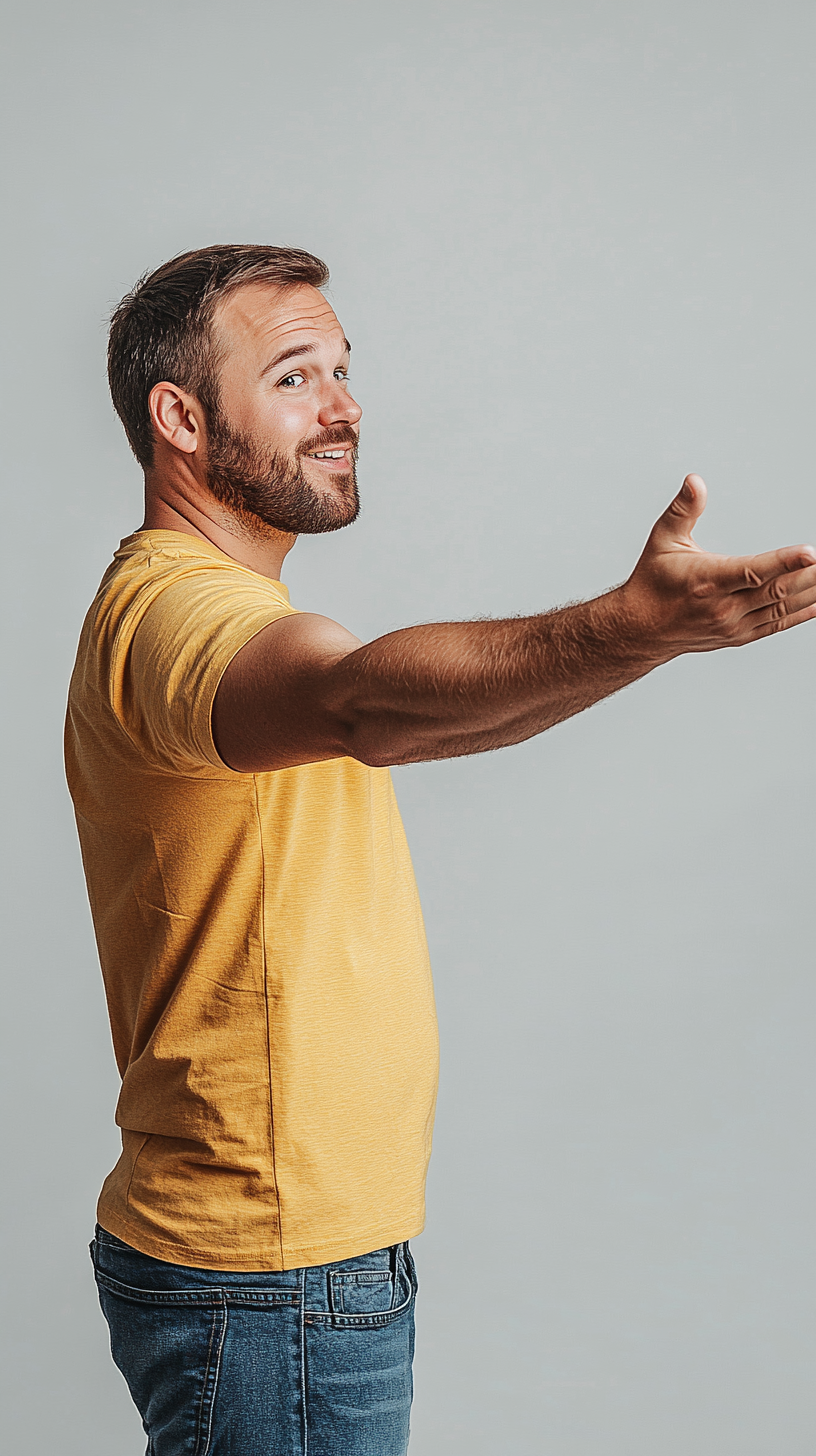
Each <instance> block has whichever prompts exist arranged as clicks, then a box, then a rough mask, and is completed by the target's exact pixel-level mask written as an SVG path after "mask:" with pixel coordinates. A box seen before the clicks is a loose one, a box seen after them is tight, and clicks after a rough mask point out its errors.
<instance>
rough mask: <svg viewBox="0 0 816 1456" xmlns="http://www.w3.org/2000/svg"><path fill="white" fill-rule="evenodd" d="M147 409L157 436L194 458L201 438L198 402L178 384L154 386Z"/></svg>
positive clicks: (165, 383) (163, 383)
mask: <svg viewBox="0 0 816 1456" xmlns="http://www.w3.org/2000/svg"><path fill="white" fill-rule="evenodd" d="M148 407H149V409H150V418H151V420H152V421H153V428H154V430H155V431H156V433H157V434H158V435H159V436H160V437H161V438H162V439H163V440H167V442H168V444H170V445H173V446H174V448H175V449H176V450H182V451H183V452H184V454H185V455H194V454H195V452H196V450H197V449H198V447H199V444H200V442H201V440H202V438H203V432H202V425H203V419H202V414H201V406H200V404H199V403H198V400H197V399H195V397H194V396H193V395H192V394H188V393H187V392H186V390H184V389H179V387H178V385H177V384H168V383H167V381H166V380H164V381H162V383H161V384H154V386H153V388H152V389H151V391H150V394H149V396H148Z"/></svg>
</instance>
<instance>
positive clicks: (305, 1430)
mask: <svg viewBox="0 0 816 1456" xmlns="http://www.w3.org/2000/svg"><path fill="white" fill-rule="evenodd" d="M300 1284H301V1293H302V1296H303V1297H302V1299H301V1301H300V1321H299V1329H300V1403H301V1408H302V1411H303V1416H302V1424H303V1456H309V1407H308V1404H307V1400H306V1270H305V1269H301V1271H300Z"/></svg>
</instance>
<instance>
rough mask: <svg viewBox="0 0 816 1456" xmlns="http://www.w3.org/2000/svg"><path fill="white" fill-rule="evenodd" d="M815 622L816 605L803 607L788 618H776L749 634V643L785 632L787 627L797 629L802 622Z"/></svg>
mask: <svg viewBox="0 0 816 1456" xmlns="http://www.w3.org/2000/svg"><path fill="white" fill-rule="evenodd" d="M814 620H816V605H814V606H811V607H805V608H804V610H803V611H801V612H794V613H793V614H792V615H791V616H789V617H777V618H776V619H775V620H774V621H771V622H765V623H764V624H763V625H762V626H761V627H757V628H756V629H755V631H753V632H752V633H751V636H750V637H749V639H748V640H749V642H757V641H759V639H760V638H761V637H771V636H773V635H774V633H776V632H787V630H788V628H789V627H799V626H800V625H801V624H802V622H813V621H814Z"/></svg>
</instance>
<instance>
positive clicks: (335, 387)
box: [317, 379, 363, 430]
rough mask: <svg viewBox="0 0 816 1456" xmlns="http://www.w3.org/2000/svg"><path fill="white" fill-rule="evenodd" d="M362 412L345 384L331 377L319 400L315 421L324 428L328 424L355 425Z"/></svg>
mask: <svg viewBox="0 0 816 1456" xmlns="http://www.w3.org/2000/svg"><path fill="white" fill-rule="evenodd" d="M362 413H363V411H362V410H361V408H360V406H359V405H358V403H357V401H356V399H354V398H353V397H352V395H350V394H349V391H348V388H347V386H346V385H344V384H343V383H342V382H341V380H339V379H333V380H332V383H331V386H329V387H328V388H327V390H326V393H325V395H324V397H323V399H322V400H321V403H320V409H319V411H318V415H317V422H318V424H319V425H320V426H321V427H322V428H323V429H324V430H325V429H327V428H328V426H329V425H356V424H357V423H358V421H359V419H360V417H361V415H362Z"/></svg>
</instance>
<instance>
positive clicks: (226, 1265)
mask: <svg viewBox="0 0 816 1456" xmlns="http://www.w3.org/2000/svg"><path fill="white" fill-rule="evenodd" d="M97 1219H98V1221H99V1225H100V1227H101V1228H103V1229H104V1230H105V1232H106V1233H109V1234H113V1235H114V1237H115V1238H117V1239H121V1240H122V1242H123V1243H126V1244H129V1245H130V1246H131V1248H133V1249H136V1250H137V1252H138V1253H140V1254H147V1256H148V1257H149V1258H151V1259H160V1260H161V1261H162V1262H163V1263H169V1264H180V1265H182V1266H183V1267H184V1268H187V1269H212V1270H216V1271H217V1270H219V1269H223V1270H224V1271H225V1273H236V1274H241V1273H244V1274H257V1273H262V1272H264V1271H267V1272H269V1273H270V1274H278V1273H283V1272H285V1271H286V1270H287V1269H303V1268H307V1269H308V1268H311V1267H314V1266H315V1265H317V1264H334V1263H336V1262H337V1261H338V1260H340V1259H356V1258H359V1257H360V1255H362V1254H370V1253H372V1252H373V1251H374V1250H375V1249H386V1248H390V1247H391V1245H392V1244H404V1243H407V1242H408V1240H409V1239H415V1238H418V1237H419V1235H420V1234H421V1233H422V1230H423V1228H424V1227H425V1219H424V1217H419V1218H415V1219H413V1220H406V1221H400V1222H398V1221H396V1220H395V1221H394V1222H393V1223H390V1222H389V1223H387V1224H385V1223H380V1224H374V1225H371V1226H369V1227H368V1228H365V1229H361V1230H360V1231H359V1233H357V1234H355V1235H354V1236H353V1237H352V1236H349V1237H348V1238H344V1239H330V1240H326V1241H325V1242H321V1243H318V1244H303V1245H289V1244H286V1243H284V1245H283V1257H282V1258H281V1253H280V1245H279V1244H278V1240H277V1237H275V1243H276V1245H277V1248H276V1252H275V1253H274V1254H272V1253H270V1255H269V1257H268V1258H266V1259H264V1258H259V1257H258V1256H257V1255H251V1256H247V1257H246V1258H243V1259H242V1258H236V1257H235V1255H234V1254H232V1255H228V1254H226V1253H224V1252H222V1251H220V1250H217V1249H212V1248H209V1249H198V1248H190V1247H189V1246H185V1247H184V1248H180V1247H179V1245H178V1244H176V1243H170V1242H169V1241H167V1240H165V1239H157V1238H154V1237H153V1236H152V1235H150V1234H147V1233H145V1231H144V1228H143V1227H142V1226H141V1225H140V1224H131V1223H130V1222H129V1220H128V1219H124V1218H122V1217H120V1216H119V1215H118V1214H116V1213H114V1212H113V1211H112V1210H108V1209H103V1208H102V1207H100V1208H99V1209H97Z"/></svg>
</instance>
